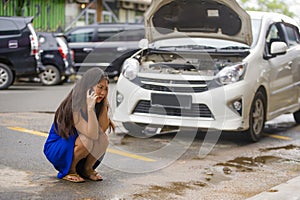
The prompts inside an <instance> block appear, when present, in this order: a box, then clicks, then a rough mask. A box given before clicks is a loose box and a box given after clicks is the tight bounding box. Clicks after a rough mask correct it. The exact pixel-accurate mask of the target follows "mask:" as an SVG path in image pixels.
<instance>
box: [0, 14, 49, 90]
mask: <svg viewBox="0 0 300 200" xmlns="http://www.w3.org/2000/svg"><path fill="white" fill-rule="evenodd" d="M32 21H33V17H0V89H6V88H8V87H9V86H10V85H11V84H13V82H14V80H15V78H16V77H31V76H34V75H37V74H38V73H39V72H40V71H41V70H42V69H43V66H42V64H41V62H40V57H39V49H38V38H37V36H36V33H35V30H34V28H33V26H32Z"/></svg>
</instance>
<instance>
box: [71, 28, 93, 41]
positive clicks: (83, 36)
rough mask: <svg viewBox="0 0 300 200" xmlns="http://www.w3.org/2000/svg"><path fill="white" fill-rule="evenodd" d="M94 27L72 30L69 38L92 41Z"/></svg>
mask: <svg viewBox="0 0 300 200" xmlns="http://www.w3.org/2000/svg"><path fill="white" fill-rule="evenodd" d="M93 34H94V28H84V29H78V30H75V31H74V32H72V33H71V34H70V35H69V37H68V39H69V41H70V42H92V40H93Z"/></svg>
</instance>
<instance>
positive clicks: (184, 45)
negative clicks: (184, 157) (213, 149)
mask: <svg viewBox="0 0 300 200" xmlns="http://www.w3.org/2000/svg"><path fill="white" fill-rule="evenodd" d="M145 26H146V27H147V28H146V39H147V41H148V47H147V48H143V49H142V50H140V51H139V52H137V53H136V54H135V55H133V56H132V57H131V58H129V59H127V60H126V61H125V62H124V64H123V71H122V74H121V75H120V77H119V80H118V83H117V88H116V90H117V91H116V92H117V94H116V95H117V98H116V99H117V107H116V110H115V113H114V120H115V121H119V122H122V123H123V125H124V127H125V128H126V129H128V131H129V132H138V133H140V134H146V133H147V131H144V132H143V131H142V130H143V129H144V128H145V127H146V128H147V129H149V127H150V128H155V127H156V129H155V133H159V132H160V131H163V130H166V129H172V128H174V129H176V128H197V129H212V130H222V131H223V130H224V131H238V132H245V134H247V136H248V137H249V139H250V140H251V141H258V140H259V139H260V137H261V136H262V131H263V128H264V124H265V122H266V121H268V120H271V119H273V118H275V117H277V116H279V115H281V114H286V113H293V114H294V117H295V121H296V122H297V123H300V111H299V110H300V35H299V26H298V24H297V23H296V22H295V21H294V20H293V19H291V18H290V17H287V16H284V15H282V14H276V13H266V12H246V11H245V10H243V9H242V8H241V7H240V6H239V5H238V4H237V3H236V2H235V1H228V0H215V1H212V0H201V1H200V0H199V1H175V0H166V1H164V0H163V1H153V2H152V4H151V6H150V7H149V9H148V11H147V12H146V13H145Z"/></svg>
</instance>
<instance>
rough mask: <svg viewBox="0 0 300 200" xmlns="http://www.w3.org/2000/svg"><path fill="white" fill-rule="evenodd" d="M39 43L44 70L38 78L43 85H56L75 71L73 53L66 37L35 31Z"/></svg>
mask: <svg viewBox="0 0 300 200" xmlns="http://www.w3.org/2000/svg"><path fill="white" fill-rule="evenodd" d="M37 35H38V38H39V44H40V49H41V50H40V54H41V61H42V63H43V65H44V67H45V70H44V71H43V72H42V73H40V75H39V78H40V81H41V82H42V83H43V85H57V84H59V83H62V82H63V81H65V80H67V79H68V77H69V76H70V75H72V74H74V73H75V70H74V68H73V66H74V58H73V57H74V55H73V51H72V50H71V49H70V48H69V46H68V43H67V41H66V38H65V36H64V35H63V34H58V33H46V32H38V33H37Z"/></svg>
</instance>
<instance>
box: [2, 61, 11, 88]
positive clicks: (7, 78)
mask: <svg viewBox="0 0 300 200" xmlns="http://www.w3.org/2000/svg"><path fill="white" fill-rule="evenodd" d="M13 80H14V76H13V73H12V71H11V70H10V68H9V67H8V66H7V65H6V64H3V63H0V89H1V90H2V89H7V88H8V87H9V86H10V85H11V84H12V83H13Z"/></svg>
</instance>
